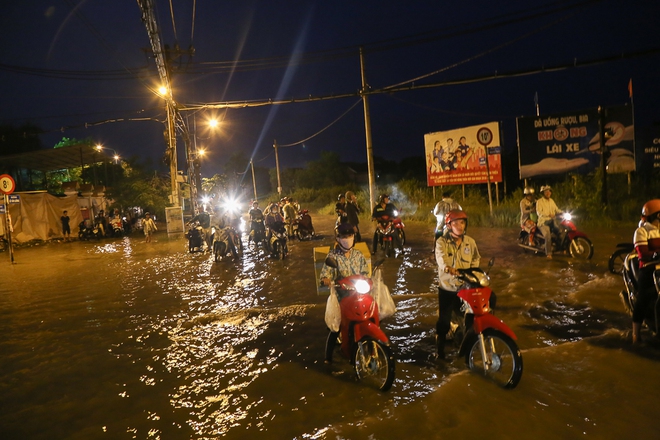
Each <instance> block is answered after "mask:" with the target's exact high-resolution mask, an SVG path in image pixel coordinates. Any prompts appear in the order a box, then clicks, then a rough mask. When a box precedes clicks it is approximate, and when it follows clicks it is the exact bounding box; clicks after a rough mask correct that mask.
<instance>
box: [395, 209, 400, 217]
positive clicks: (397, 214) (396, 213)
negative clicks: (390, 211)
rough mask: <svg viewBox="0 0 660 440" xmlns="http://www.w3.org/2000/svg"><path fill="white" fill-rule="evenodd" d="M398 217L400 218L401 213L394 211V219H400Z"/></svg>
mask: <svg viewBox="0 0 660 440" xmlns="http://www.w3.org/2000/svg"><path fill="white" fill-rule="evenodd" d="M398 216H399V211H397V210H396V209H395V210H394V217H398Z"/></svg>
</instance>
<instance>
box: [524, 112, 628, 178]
mask: <svg viewBox="0 0 660 440" xmlns="http://www.w3.org/2000/svg"><path fill="white" fill-rule="evenodd" d="M599 119H600V115H599V113H598V109H597V108H593V109H587V110H581V111H574V112H567V113H561V114H552V115H545V116H533V117H523V118H517V119H516V124H517V126H518V156H519V160H520V178H521V179H526V178H528V177H533V176H543V175H548V174H559V173H567V172H577V173H581V174H587V173H590V172H591V171H593V170H595V169H596V168H598V167H599V166H600V163H601V162H600V159H601V151H600V123H599ZM603 119H604V123H605V129H606V130H607V131H608V136H607V140H606V142H605V145H606V146H607V147H608V150H609V155H608V163H607V167H608V172H609V173H622V172H628V171H633V170H634V169H635V157H634V151H635V150H634V126H633V124H632V111H631V108H630V107H627V106H621V107H611V108H607V109H605V110H604V114H603Z"/></svg>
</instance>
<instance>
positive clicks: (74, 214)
mask: <svg viewBox="0 0 660 440" xmlns="http://www.w3.org/2000/svg"><path fill="white" fill-rule="evenodd" d="M18 196H19V197H20V202H19V203H9V213H10V215H11V220H12V226H13V233H12V239H13V240H14V241H16V242H17V243H25V242H28V241H31V240H52V239H53V238H59V237H62V222H61V220H60V217H62V213H63V211H65V210H66V211H68V212H67V214H68V216H69V219H70V221H69V226H70V227H71V236H72V237H74V236H77V235H78V224H79V223H80V222H81V221H82V220H83V218H82V214H81V212H80V207H79V206H78V196H66V197H55V196H53V195H50V194H47V193H35V194H25V193H19V194H18ZM4 217H5V216H4V215H0V219H1V220H2V221H3V222H4V220H5V219H4ZM3 224H4V223H3ZM3 229H4V228H3Z"/></svg>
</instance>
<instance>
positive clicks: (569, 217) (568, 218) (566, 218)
mask: <svg viewBox="0 0 660 440" xmlns="http://www.w3.org/2000/svg"><path fill="white" fill-rule="evenodd" d="M572 218H573V216H572V215H571V214H570V212H565V213H564V219H565V220H570V219H572Z"/></svg>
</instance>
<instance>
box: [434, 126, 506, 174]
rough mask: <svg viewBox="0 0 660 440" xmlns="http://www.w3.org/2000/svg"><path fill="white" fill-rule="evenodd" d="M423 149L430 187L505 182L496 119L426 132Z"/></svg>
mask: <svg viewBox="0 0 660 440" xmlns="http://www.w3.org/2000/svg"><path fill="white" fill-rule="evenodd" d="M424 152H425V157H426V181H427V184H428V186H441V185H462V184H470V183H487V182H488V181H489V180H490V181H491V182H501V181H502V160H501V144H500V128H499V124H498V123H497V122H489V123H486V124H480V125H473V126H471V127H464V128H457V129H454V130H448V131H438V132H435V133H428V134H425V135H424ZM486 152H487V153H488V154H486Z"/></svg>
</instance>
